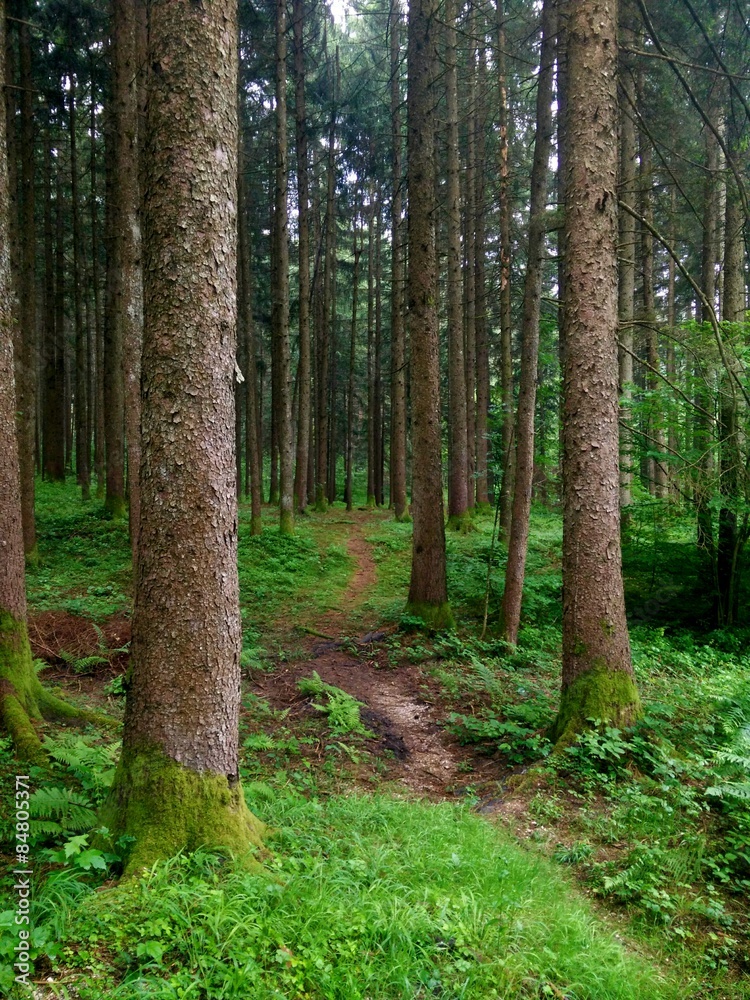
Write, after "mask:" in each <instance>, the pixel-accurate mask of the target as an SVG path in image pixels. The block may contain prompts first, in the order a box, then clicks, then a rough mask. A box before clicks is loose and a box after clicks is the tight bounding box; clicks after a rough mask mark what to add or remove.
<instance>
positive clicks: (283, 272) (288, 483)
mask: <svg viewBox="0 0 750 1000" xmlns="http://www.w3.org/2000/svg"><path fill="white" fill-rule="evenodd" d="M286 48H287V46H286V3H285V0H276V196H275V201H274V204H275V211H274V245H275V253H274V260H275V267H276V280H275V282H274V286H273V298H274V315H275V328H274V339H275V340H276V344H277V353H276V357H275V359H274V360H275V362H276V364H277V365H278V368H279V373H278V390H279V397H278V405H277V406H276V405H275V406H274V412H275V417H276V433H277V437H278V443H279V514H280V521H279V529H280V531H281V534H282V535H293V534H294V430H293V426H292V389H293V379H292V362H291V352H290V344H289V210H288V205H287V200H288V191H287V185H288V172H289V163H288V160H289V158H288V155H287V136H286Z"/></svg>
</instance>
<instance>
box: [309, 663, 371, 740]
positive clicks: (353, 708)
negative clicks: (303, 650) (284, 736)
mask: <svg viewBox="0 0 750 1000" xmlns="http://www.w3.org/2000/svg"><path fill="white" fill-rule="evenodd" d="M297 687H298V688H299V689H300V691H301V692H302V694H305V695H308V697H311V698H322V699H325V701H324V702H322V703H321V702H319V701H317V702H316V701H313V702H312V703H311V704H312V706H313V708H316V709H317V710H318V711H319V712H323V713H324V714H325V715H326V716H327V717H328V725H329V726H330V728H331V732H332V733H334V734H336V735H339V736H341V735H345V734H346V733H358V734H359V735H361V736H373V733H371V732H370V730H369V729H367V728H366V727H365V725H364V723H363V722H362V719H361V718H360V715H359V710H360V707H361V705H362V702H361V701H357V699H356V698H353V697H352V696H351V695H350V694H348V693H347V692H346V691H342V690H341V688H338V687H335V686H334V685H333V684H326V683H325V682H324V681H323V680H321V678H320V676H319V674H318V673H317V671H315V670H313V674H312V677H303V678H302V679H301V680H300V681H298V682H297Z"/></svg>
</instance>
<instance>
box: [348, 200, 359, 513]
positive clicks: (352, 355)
mask: <svg viewBox="0 0 750 1000" xmlns="http://www.w3.org/2000/svg"><path fill="white" fill-rule="evenodd" d="M357 216H358V209H355V211H354V218H353V221H352V227H353V230H354V236H353V240H354V245H353V247H352V256H353V257H354V272H353V275H352V325H351V332H350V335H349V385H348V388H347V394H346V395H347V400H346V486H345V487H344V502H345V503H346V509H347V510H351V509H352V505H353V499H352V475H353V472H354V374H355V365H356V357H357V303H358V297H359V258H360V255H361V253H362V247H361V246H360V245H359V244H358V243H357V235H358V233H357V222H358V218H357Z"/></svg>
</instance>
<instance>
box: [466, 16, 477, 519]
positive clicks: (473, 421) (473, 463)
mask: <svg viewBox="0 0 750 1000" xmlns="http://www.w3.org/2000/svg"><path fill="white" fill-rule="evenodd" d="M476 24H477V17H476V10H475V9H474V8H473V7H472V8H471V12H470V15H469V66H468V77H469V78H468V86H467V95H468V96H467V104H468V106H467V108H466V169H465V171H464V180H465V188H464V233H465V247H466V249H465V270H464V302H465V312H464V344H465V353H464V369H465V372H466V476H467V484H466V487H467V499H468V504H469V510H473V509H474V497H475V493H476V468H477V328H476V316H477V303H476V222H477V218H476V177H475V174H476V149H477V141H476V140H477V136H476V126H477V116H476V92H477V88H476V61H477V53H476V42H475V38H476Z"/></svg>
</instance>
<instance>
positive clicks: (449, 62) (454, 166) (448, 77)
mask: <svg viewBox="0 0 750 1000" xmlns="http://www.w3.org/2000/svg"><path fill="white" fill-rule="evenodd" d="M445 96H446V109H447V112H448V135H447V147H448V148H447V154H446V156H447V185H446V201H447V220H446V226H447V230H448V232H447V256H448V260H447V268H448V276H447V306H448V405H449V408H450V410H449V412H450V416H449V420H448V434H449V439H448V527H449V528H453V529H455V530H458V531H461V530H464V531H465V530H466V529H467V528H468V525H469V524H470V522H471V519H470V517H469V475H468V431H467V426H466V370H465V362H464V331H463V317H462V314H461V189H460V181H459V176H460V174H459V162H460V161H459V152H458V71H457V52H456V4H455V0H448V2H447V4H446V9H445Z"/></svg>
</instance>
